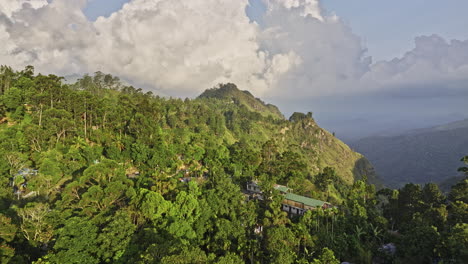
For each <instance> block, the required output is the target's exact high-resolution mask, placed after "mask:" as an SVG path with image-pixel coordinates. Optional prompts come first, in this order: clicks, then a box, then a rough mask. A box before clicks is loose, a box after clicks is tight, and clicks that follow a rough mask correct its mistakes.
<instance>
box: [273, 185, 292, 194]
mask: <svg viewBox="0 0 468 264" xmlns="http://www.w3.org/2000/svg"><path fill="white" fill-rule="evenodd" d="M275 189H276V190H278V191H280V192H285V193H287V192H289V190H290V188H288V187H286V186H284V185H277V186H275Z"/></svg>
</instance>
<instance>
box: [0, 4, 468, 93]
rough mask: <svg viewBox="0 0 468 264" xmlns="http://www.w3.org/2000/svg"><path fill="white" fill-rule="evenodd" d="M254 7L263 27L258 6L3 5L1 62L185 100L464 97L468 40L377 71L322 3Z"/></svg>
mask: <svg viewBox="0 0 468 264" xmlns="http://www.w3.org/2000/svg"><path fill="white" fill-rule="evenodd" d="M251 1H264V4H265V5H266V7H267V8H266V12H265V14H264V15H263V19H262V22H261V23H256V22H251V21H250V19H249V17H247V15H246V8H248V6H249V1H248V0H236V1H232V0H190V1H184V0H133V1H130V2H129V3H128V4H125V5H124V6H123V8H122V9H121V10H119V11H118V12H115V13H113V14H112V15H111V16H109V17H108V18H105V17H99V18H98V19H97V20H96V21H94V22H92V21H89V20H88V19H87V18H86V16H85V15H84V14H83V12H82V10H83V8H84V7H85V6H86V4H87V1H86V0H53V1H49V2H48V1H46V0H29V1H28V0H0V43H3V44H4V45H3V48H2V49H0V64H8V65H11V66H13V67H15V68H17V69H21V68H22V67H24V66H25V65H34V66H35V67H36V68H37V70H38V71H40V72H54V73H57V74H60V75H70V74H76V73H87V72H90V73H92V72H95V71H103V72H109V73H112V74H114V75H118V76H120V77H122V78H124V79H127V80H130V81H132V82H133V83H135V84H136V85H139V86H144V87H147V88H150V89H155V90H159V91H160V92H161V93H164V94H170V95H181V96H194V95H196V94H198V93H200V92H201V91H203V90H204V89H206V88H209V87H212V86H215V85H216V84H217V83H220V82H234V83H236V84H238V86H239V87H241V88H242V89H248V90H250V91H252V92H253V93H255V94H256V95H258V96H265V97H269V98H273V97H277V98H284V97H290V98H295V97H296V98H304V97H317V96H333V95H342V94H354V93H364V92H369V91H371V92H372V91H387V90H392V89H400V90H401V89H412V88H411V87H419V88H421V87H425V86H426V85H428V84H431V85H432V87H434V85H433V84H435V83H441V84H442V83H450V85H449V88H450V89H451V90H452V91H453V90H457V91H458V90H460V89H462V88H463V85H464V83H465V82H466V79H467V78H468V74H467V73H468V41H456V40H454V41H451V42H447V41H446V40H444V39H442V38H440V37H438V36H436V35H433V36H425V37H418V38H416V41H415V48H414V49H413V50H411V51H409V52H407V53H406V54H404V55H403V56H402V57H401V58H396V59H394V60H391V61H380V62H376V63H373V62H372V59H371V57H369V55H368V54H367V53H366V52H367V51H366V49H365V47H364V46H363V44H362V41H361V39H360V38H359V37H358V36H357V35H355V34H354V33H353V32H352V30H351V28H349V27H348V26H347V25H346V24H344V23H343V22H342V21H341V20H340V19H339V18H338V17H336V16H330V15H326V12H324V10H322V8H321V6H320V2H319V1H318V0H251ZM408 87H409V88H408ZM419 88H418V89H419ZM422 89H423V88H422ZM435 89H437V88H435ZM444 89H446V88H444Z"/></svg>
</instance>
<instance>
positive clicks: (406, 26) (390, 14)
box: [322, 0, 468, 59]
mask: <svg viewBox="0 0 468 264" xmlns="http://www.w3.org/2000/svg"><path fill="white" fill-rule="evenodd" d="M322 4H323V6H324V7H325V9H327V10H328V11H331V12H334V13H336V14H337V15H338V16H339V17H341V18H342V19H343V20H344V21H346V22H347V23H348V24H349V25H350V26H351V28H352V29H353V31H354V32H355V33H356V34H358V35H359V36H361V37H362V38H363V40H364V43H365V44H366V46H367V47H368V49H369V53H370V54H371V55H372V56H375V57H376V59H391V58H393V57H396V56H400V55H402V54H403V53H404V52H405V51H407V50H409V49H411V48H412V46H413V45H414V42H413V41H414V38H415V37H416V36H419V35H432V34H438V35H440V36H442V37H444V38H446V39H468V16H467V10H468V1H466V0H445V1H444V0H392V1H376V0H325V1H322Z"/></svg>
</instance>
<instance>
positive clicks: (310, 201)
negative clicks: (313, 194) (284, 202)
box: [285, 193, 325, 207]
mask: <svg viewBox="0 0 468 264" xmlns="http://www.w3.org/2000/svg"><path fill="white" fill-rule="evenodd" d="M285 198H286V199H288V200H291V201H295V202H298V203H303V204H305V205H307V206H311V207H322V206H323V205H324V204H325V202H323V201H319V200H315V199H312V198H309V197H305V196H301V195H297V194H294V193H287V194H286V195H285Z"/></svg>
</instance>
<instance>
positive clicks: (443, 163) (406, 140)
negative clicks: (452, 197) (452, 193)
mask: <svg viewBox="0 0 468 264" xmlns="http://www.w3.org/2000/svg"><path fill="white" fill-rule="evenodd" d="M350 146H351V147H352V148H353V149H354V150H356V151H357V152H359V153H361V154H363V155H364V156H366V157H367V158H368V159H369V161H370V162H371V163H372V165H373V166H374V167H375V169H376V172H377V174H378V175H379V177H380V179H381V180H383V182H384V184H386V185H387V186H390V187H400V186H402V185H403V184H405V183H408V182H413V183H427V182H435V183H443V182H445V183H446V182H447V180H449V179H450V178H453V177H456V176H459V174H458V172H457V168H458V167H461V166H462V165H463V164H462V163H461V162H460V159H461V158H462V157H463V156H465V155H468V119H466V120H461V121H457V122H452V123H449V124H445V125H440V126H435V127H430V128H422V129H415V130H411V131H407V132H404V133H401V134H400V135H394V136H373V137H367V138H363V139H360V140H358V141H355V142H352V143H351V144H350Z"/></svg>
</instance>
